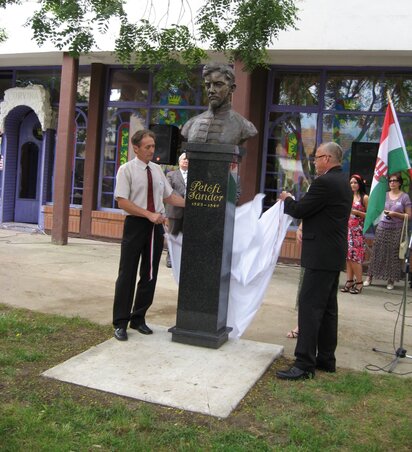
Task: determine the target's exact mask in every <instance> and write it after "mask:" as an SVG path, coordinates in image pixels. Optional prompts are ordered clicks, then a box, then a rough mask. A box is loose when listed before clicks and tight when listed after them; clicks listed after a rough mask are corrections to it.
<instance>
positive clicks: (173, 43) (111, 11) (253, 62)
mask: <svg viewBox="0 0 412 452" xmlns="http://www.w3.org/2000/svg"><path fill="white" fill-rule="evenodd" d="M162 1H165V2H166V0H162ZM16 3H21V2H20V1H19V0H0V8H1V7H2V8H6V7H12V5H14V4H16ZM38 3H39V9H38V10H37V11H36V12H35V14H34V15H33V16H32V17H30V18H28V20H27V24H26V25H27V26H29V27H31V29H32V30H33V37H34V39H35V40H36V42H37V43H38V44H39V45H42V44H44V43H45V42H51V43H52V44H53V45H54V46H55V47H56V48H57V49H60V50H63V49H66V50H69V52H70V53H71V55H72V56H74V57H78V56H79V55H80V54H84V53H88V52H90V51H91V49H92V48H93V47H94V46H95V45H96V36H97V35H98V34H99V33H101V34H104V33H107V31H108V29H109V27H110V30H111V32H113V31H114V30H113V27H118V30H117V34H116V35H117V38H116V41H115V43H114V44H115V52H116V54H117V57H118V59H119V61H120V62H122V63H123V64H128V65H129V64H131V65H134V66H136V67H141V66H143V65H148V66H150V67H159V66H162V71H159V72H158V73H157V80H158V82H159V83H160V85H163V84H165V82H166V81H169V82H170V80H174V81H176V82H178V81H179V80H181V79H182V78H185V77H187V71H190V70H191V69H192V68H193V67H195V66H197V65H199V64H200V63H201V62H204V61H206V60H207V59H208V54H207V53H206V52H205V50H204V48H205V47H206V48H207V49H208V50H209V51H212V52H220V53H224V54H225V55H226V57H227V58H228V61H229V62H233V61H234V60H235V59H240V60H242V61H243V63H244V65H245V68H246V70H248V71H253V70H254V69H255V68H257V67H262V66H266V62H267V54H266V49H267V47H269V45H270V44H272V43H273V41H274V40H275V39H276V38H277V36H278V34H279V32H280V31H282V30H287V29H289V28H295V25H294V24H295V22H296V20H297V12H298V10H297V7H296V6H295V2H294V0H204V2H203V4H202V6H201V7H200V8H199V10H198V11H196V12H195V15H193V19H192V24H191V26H190V28H189V27H188V26H187V25H182V24H179V23H176V24H171V25H167V26H165V27H162V26H161V25H156V24H154V23H151V21H149V20H148V19H147V18H144V17H143V14H144V13H142V18H141V19H140V20H139V21H138V22H137V23H132V22H131V21H129V19H128V16H127V14H126V11H125V3H126V2H125V1H124V0H39V2H38ZM142 3H145V2H142ZM167 4H168V13H169V12H170V11H172V8H173V10H176V8H177V10H179V9H180V11H181V12H182V15H183V12H185V11H186V12H187V11H191V9H190V0H168V2H167ZM147 6H148V7H149V9H150V10H155V8H156V6H155V4H154V2H153V0H151V1H147V3H146V7H147ZM146 12H147V11H146ZM168 13H167V14H166V16H167V17H168ZM1 36H2V35H1V32H0V40H1ZM3 38H4V35H3ZM162 81H163V83H162Z"/></svg>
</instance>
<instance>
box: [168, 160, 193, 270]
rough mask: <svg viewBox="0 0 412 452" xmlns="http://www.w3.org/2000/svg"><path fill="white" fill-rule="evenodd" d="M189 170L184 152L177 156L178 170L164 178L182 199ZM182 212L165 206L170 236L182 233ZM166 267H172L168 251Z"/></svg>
mask: <svg viewBox="0 0 412 452" xmlns="http://www.w3.org/2000/svg"><path fill="white" fill-rule="evenodd" d="M188 169H189V159H188V158H187V155H186V153H185V152H183V153H182V154H180V156H179V169H178V170H176V171H169V172H168V173H167V174H166V178H167V180H168V182H169V184H170V185H171V187H172V188H173V191H174V192H175V193H177V194H178V195H180V196H182V197H183V198H184V197H185V195H186V184H187V172H188ZM183 212H184V209H182V208H181V207H175V206H172V205H169V204H168V205H166V217H167V219H168V231H169V233H170V234H173V235H178V234H179V232H181V231H183ZM166 266H167V267H168V268H170V267H171V266H172V264H171V262H170V255H169V251H168V252H167V257H166Z"/></svg>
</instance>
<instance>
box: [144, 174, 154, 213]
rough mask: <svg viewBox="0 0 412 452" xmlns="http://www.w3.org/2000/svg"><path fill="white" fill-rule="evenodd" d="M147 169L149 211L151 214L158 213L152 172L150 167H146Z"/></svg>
mask: <svg viewBox="0 0 412 452" xmlns="http://www.w3.org/2000/svg"><path fill="white" fill-rule="evenodd" d="M146 169H147V210H149V211H150V212H156V210H155V205H154V200H153V179H152V172H151V170H150V168H149V166H146Z"/></svg>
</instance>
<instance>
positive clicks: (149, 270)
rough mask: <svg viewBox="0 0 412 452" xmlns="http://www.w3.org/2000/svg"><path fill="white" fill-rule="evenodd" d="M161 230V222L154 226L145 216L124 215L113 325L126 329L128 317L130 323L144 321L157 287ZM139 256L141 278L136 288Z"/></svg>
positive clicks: (161, 249) (162, 230) (135, 323)
mask: <svg viewBox="0 0 412 452" xmlns="http://www.w3.org/2000/svg"><path fill="white" fill-rule="evenodd" d="M163 233H164V229H163V225H154V224H153V223H152V222H150V221H149V220H147V219H146V218H141V217H133V216H127V217H126V219H125V222H124V228H123V237H122V244H121V251H120V264H119V275H118V277H117V281H116V287H115V294H114V304H113V325H114V327H115V328H127V324H128V322H129V320H130V323H131V324H133V325H139V324H141V323H143V322H144V319H145V315H146V311H147V310H148V309H149V307H150V305H151V304H152V302H153V297H154V292H155V288H156V280H157V272H158V270H159V261H160V257H161V254H162V251H163ZM140 259H141V263H140V272H139V276H140V279H139V282H138V284H137V289H136V279H137V269H138V266H139V261H140ZM135 292H136V293H135ZM133 298H134V304H133ZM132 305H133V309H132Z"/></svg>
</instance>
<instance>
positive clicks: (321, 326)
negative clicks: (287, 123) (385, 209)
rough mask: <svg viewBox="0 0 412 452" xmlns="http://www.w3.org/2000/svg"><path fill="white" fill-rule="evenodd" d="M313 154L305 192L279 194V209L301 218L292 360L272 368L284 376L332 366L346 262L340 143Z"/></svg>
mask: <svg viewBox="0 0 412 452" xmlns="http://www.w3.org/2000/svg"><path fill="white" fill-rule="evenodd" d="M314 159H315V168H316V173H317V175H318V177H317V178H316V179H315V180H314V181H313V182H312V185H311V186H310V188H309V190H308V192H307V193H306V195H305V196H304V197H303V198H302V199H301V200H300V201H295V200H293V198H292V195H291V194H290V193H288V192H285V191H284V192H282V193H281V195H280V199H281V200H282V201H284V203H285V205H284V212H285V213H286V214H289V215H291V216H292V217H294V218H301V219H302V220H303V234H302V257H301V265H302V267H304V268H305V273H304V277H303V282H302V287H301V290H300V294H299V311H298V325H299V335H298V340H297V344H296V348H295V358H296V359H295V363H294V365H293V366H292V367H291V368H290V369H288V370H283V371H278V372H277V373H276V376H277V377H278V378H281V379H285V380H299V379H304V378H311V377H313V376H314V375H315V369H319V370H323V371H326V372H335V371H336V358H335V350H336V346H337V337H338V301H337V290H338V284H339V273H340V271H341V270H344V268H345V257H346V252H347V248H348V245H347V227H348V219H349V214H350V211H351V206H352V197H353V195H352V192H351V189H350V185H349V182H348V177H347V175H346V174H344V173H343V172H342V167H341V162H342V148H341V147H340V146H339V145H338V144H336V143H332V142H330V143H324V144H321V145H320V146H319V148H318V149H317V150H316V154H315V157H314Z"/></svg>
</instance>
